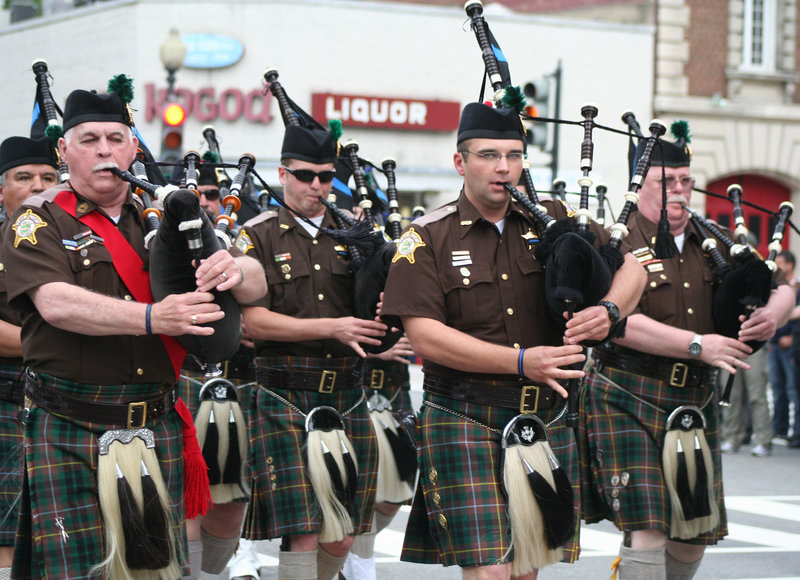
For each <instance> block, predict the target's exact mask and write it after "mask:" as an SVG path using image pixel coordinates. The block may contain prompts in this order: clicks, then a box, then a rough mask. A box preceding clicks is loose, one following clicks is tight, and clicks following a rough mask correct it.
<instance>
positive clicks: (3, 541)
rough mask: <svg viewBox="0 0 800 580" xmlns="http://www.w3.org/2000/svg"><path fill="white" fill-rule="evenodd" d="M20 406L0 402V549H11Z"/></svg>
mask: <svg viewBox="0 0 800 580" xmlns="http://www.w3.org/2000/svg"><path fill="white" fill-rule="evenodd" d="M21 411H22V407H21V406H20V405H18V404H16V403H12V402H10V401H0V546H13V545H14V538H15V537H16V535H17V518H18V515H19V501H20V495H19V492H20V490H21V489H22V469H23V453H22V450H23V446H22V425H21V424H20V422H19V414H20V412H21Z"/></svg>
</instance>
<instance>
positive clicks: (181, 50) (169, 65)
mask: <svg viewBox="0 0 800 580" xmlns="http://www.w3.org/2000/svg"><path fill="white" fill-rule="evenodd" d="M158 56H159V57H161V63H162V64H163V65H164V68H165V69H166V71H167V98H166V100H167V101H168V102H169V101H171V100H172V97H173V91H174V88H175V73H176V72H178V69H179V68H181V67H182V66H183V59H185V58H186V45H185V44H183V42H182V41H181V37H180V35H179V34H178V29H177V28H172V29H170V31H169V36H167V38H166V39H164V42H162V43H161V46H160V47H159V48H158Z"/></svg>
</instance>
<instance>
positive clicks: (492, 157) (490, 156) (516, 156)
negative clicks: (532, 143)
mask: <svg viewBox="0 0 800 580" xmlns="http://www.w3.org/2000/svg"><path fill="white" fill-rule="evenodd" d="M459 153H461V154H462V155H475V156H476V157H478V158H480V159H483V160H484V161H490V162H492V163H500V160H501V159H502V158H503V157H505V158H506V159H507V160H508V162H509V163H520V162H521V161H522V160H523V159H525V154H524V153H523V152H522V151H512V152H511V153H498V152H497V151H467V150H463V151H459Z"/></svg>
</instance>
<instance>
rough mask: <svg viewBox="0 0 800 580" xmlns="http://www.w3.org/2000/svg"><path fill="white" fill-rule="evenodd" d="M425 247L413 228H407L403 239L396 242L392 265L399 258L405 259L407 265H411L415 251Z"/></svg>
mask: <svg viewBox="0 0 800 580" xmlns="http://www.w3.org/2000/svg"><path fill="white" fill-rule="evenodd" d="M425 245H426V244H425V242H423V241H422V237H421V236H420V235H419V234H418V233H417V232H415V231H414V228H413V227H412V228H409V229H408V231H407V232H406V233H404V234H403V237H401V238H400V241H399V242H397V252H395V254H394V258H392V264H394V263H395V262H397V261H398V260H400V258H405V259H406V260H408V263H409V264H413V263H414V252H416V251H417V248H419V247H422V246H425Z"/></svg>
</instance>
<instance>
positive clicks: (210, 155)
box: [203, 151, 219, 163]
mask: <svg viewBox="0 0 800 580" xmlns="http://www.w3.org/2000/svg"><path fill="white" fill-rule="evenodd" d="M203 161H208V162H209V163H219V157H218V156H217V154H216V153H214V152H213V151H206V152H205V153H203Z"/></svg>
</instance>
